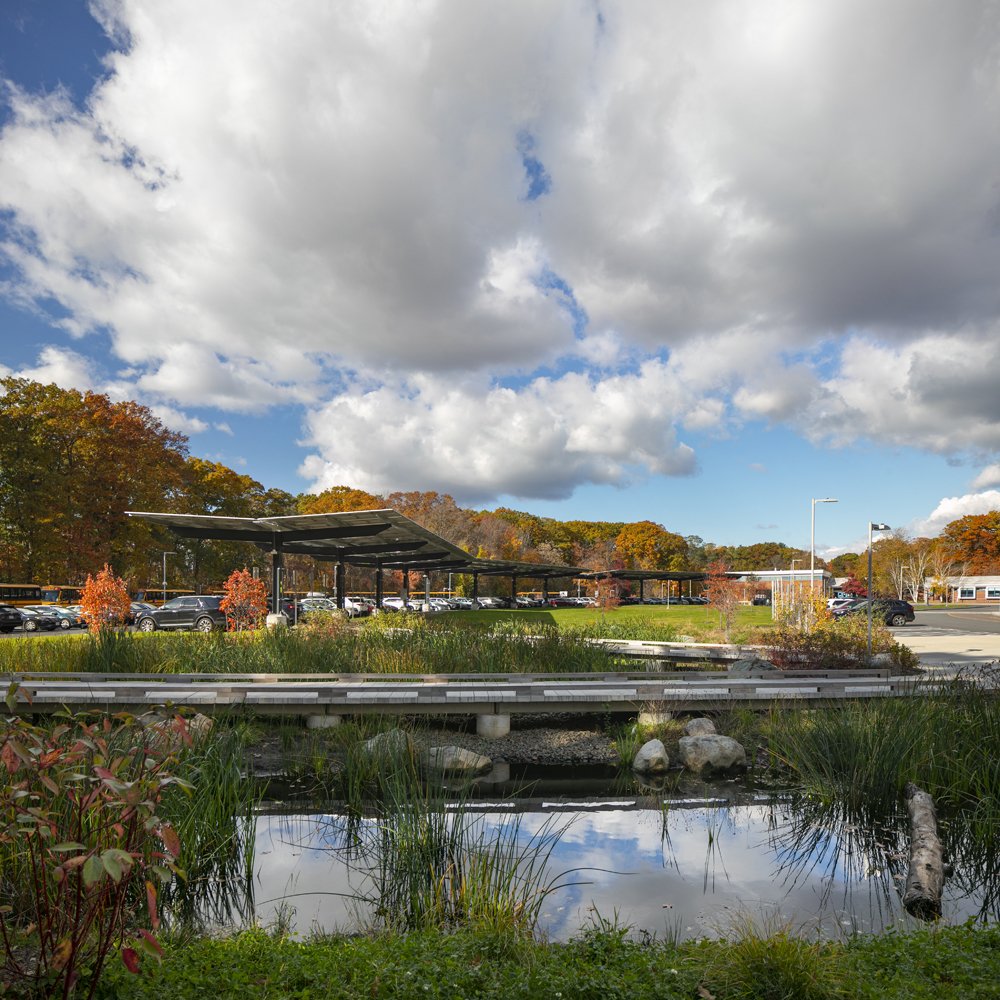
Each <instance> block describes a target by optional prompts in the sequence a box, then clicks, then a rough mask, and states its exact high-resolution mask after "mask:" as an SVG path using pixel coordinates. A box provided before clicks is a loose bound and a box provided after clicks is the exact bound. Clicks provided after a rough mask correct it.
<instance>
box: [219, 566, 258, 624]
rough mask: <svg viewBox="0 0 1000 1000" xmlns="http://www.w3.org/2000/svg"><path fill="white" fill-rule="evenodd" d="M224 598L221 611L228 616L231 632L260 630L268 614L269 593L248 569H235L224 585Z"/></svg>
mask: <svg viewBox="0 0 1000 1000" xmlns="http://www.w3.org/2000/svg"><path fill="white" fill-rule="evenodd" d="M222 591H223V593H224V595H225V596H224V597H223V598H222V600H221V601H220V603H219V610H220V611H222V612H223V613H224V614H225V616H226V622H227V624H228V627H229V631H230V632H243V631H245V630H247V629H255V628H260V623H261V622H262V621H263V620H264V616H265V615H266V614H267V591H266V590H265V589H264V581H263V580H259V579H257V578H256V577H254V575H253V574H252V573H251V572H250V570H248V569H247V568H246V567H244V568H243V569H234V570H233V571H232V573H230V574H229V578H228V579H227V580H226V582H225V583H223V585H222Z"/></svg>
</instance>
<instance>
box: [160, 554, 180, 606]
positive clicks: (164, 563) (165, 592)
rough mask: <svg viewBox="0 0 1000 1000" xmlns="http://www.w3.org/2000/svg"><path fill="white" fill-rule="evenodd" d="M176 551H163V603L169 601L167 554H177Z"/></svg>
mask: <svg viewBox="0 0 1000 1000" xmlns="http://www.w3.org/2000/svg"><path fill="white" fill-rule="evenodd" d="M175 555H177V553H176V552H164V553H163V603H164V604H166V603H167V556H175Z"/></svg>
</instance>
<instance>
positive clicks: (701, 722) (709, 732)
mask: <svg viewBox="0 0 1000 1000" xmlns="http://www.w3.org/2000/svg"><path fill="white" fill-rule="evenodd" d="M717 732H718V730H717V729H716V728H715V723H714V722H713V721H712V720H711V719H706V718H705V717H704V716H702V717H701V718H699V719H691V720H690V721H689V722H688V723H687V725H686V726H685V727H684V735H685V736H713V735H714V734H715V733H717Z"/></svg>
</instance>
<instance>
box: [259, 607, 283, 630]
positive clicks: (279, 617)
mask: <svg viewBox="0 0 1000 1000" xmlns="http://www.w3.org/2000/svg"><path fill="white" fill-rule="evenodd" d="M264 624H265V625H266V626H267V627H268V628H277V627H278V626H279V625H281V626H285V625H287V624H288V615H286V614H283V613H282V612H280V611H279V612H278V613H277V614H270V615H268V616H267V617H266V618H265V619H264Z"/></svg>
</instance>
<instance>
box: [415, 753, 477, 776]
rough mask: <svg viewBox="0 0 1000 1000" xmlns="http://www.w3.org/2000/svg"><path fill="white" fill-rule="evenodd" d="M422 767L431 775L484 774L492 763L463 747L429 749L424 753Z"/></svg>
mask: <svg viewBox="0 0 1000 1000" xmlns="http://www.w3.org/2000/svg"><path fill="white" fill-rule="evenodd" d="M423 765H424V768H425V769H426V770H428V771H430V772H431V773H433V774H486V773H487V771H489V770H491V769H492V767H493V761H492V760H490V758H489V757H484V756H483V755H482V754H478V753H475V752H474V751H472V750H466V749H464V748H463V747H453V746H448V747H429V748H428V749H427V750H426V751H425V752H424V755H423Z"/></svg>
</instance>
